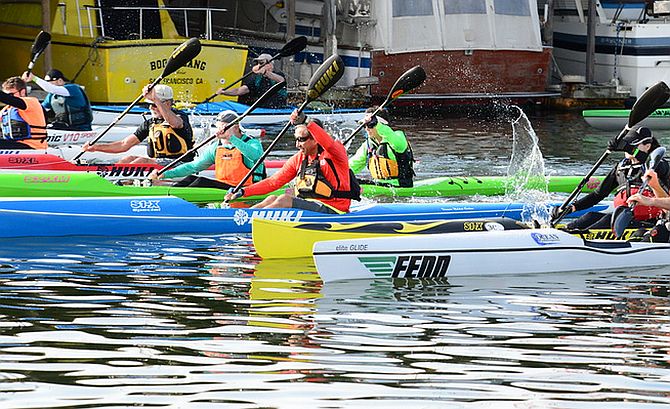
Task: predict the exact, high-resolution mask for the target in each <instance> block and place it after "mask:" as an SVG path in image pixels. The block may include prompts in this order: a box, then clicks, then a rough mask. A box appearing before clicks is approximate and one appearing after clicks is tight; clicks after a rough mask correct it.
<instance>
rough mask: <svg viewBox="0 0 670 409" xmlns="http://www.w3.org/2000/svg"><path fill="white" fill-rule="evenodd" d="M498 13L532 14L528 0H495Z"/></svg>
mask: <svg viewBox="0 0 670 409" xmlns="http://www.w3.org/2000/svg"><path fill="white" fill-rule="evenodd" d="M493 6H494V7H495V10H496V14H505V15H508V16H530V5H529V4H528V0H493Z"/></svg>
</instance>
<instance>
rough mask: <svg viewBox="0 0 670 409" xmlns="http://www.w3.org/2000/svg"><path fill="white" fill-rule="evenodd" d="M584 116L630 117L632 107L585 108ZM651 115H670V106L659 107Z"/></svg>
mask: <svg viewBox="0 0 670 409" xmlns="http://www.w3.org/2000/svg"><path fill="white" fill-rule="evenodd" d="M582 116H583V117H584V118H596V117H598V118H628V117H629V116H630V109H585V110H584V111H582ZM649 116H650V117H663V118H665V117H670V108H659V109H657V110H656V111H654V112H652V113H651V114H650V115H649Z"/></svg>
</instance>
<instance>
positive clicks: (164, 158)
mask: <svg viewBox="0 0 670 409" xmlns="http://www.w3.org/2000/svg"><path fill="white" fill-rule="evenodd" d="M148 88H149V86H145V87H144V88H143V89H142V94H143V95H144V99H145V100H146V101H147V102H148V103H149V110H150V111H151V118H149V119H147V120H146V121H144V123H142V125H140V126H138V127H137V129H136V130H135V132H134V133H132V134H130V135H128V136H126V137H125V138H124V139H121V140H120V141H114V142H110V143H96V144H94V145H89V143H88V142H86V143H85V144H84V146H83V147H82V149H83V150H84V151H86V152H107V153H123V152H127V151H128V149H130V148H132V147H133V146H135V145H138V144H140V143H141V142H142V141H144V140H146V141H147V155H148V157H144V156H134V155H128V156H125V157H123V158H122V159H121V160H120V161H119V163H158V164H160V165H167V164H168V163H170V162H172V160H174V159H177V158H178V157H180V156H181V155H182V154H184V153H186V152H187V151H188V150H189V149H191V148H192V147H193V130H192V129H191V123H190V122H189V120H188V115H186V113H185V112H182V111H178V110H176V109H175V108H173V102H174V100H173V92H172V88H171V87H170V86H168V85H164V84H158V85H156V86H155V87H153V88H152V89H151V90H149V89H148ZM193 156H194V155H193V154H189V155H188V156H187V157H186V158H184V159H183V160H184V161H191V160H193Z"/></svg>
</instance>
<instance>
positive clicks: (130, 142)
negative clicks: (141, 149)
mask: <svg viewBox="0 0 670 409" xmlns="http://www.w3.org/2000/svg"><path fill="white" fill-rule="evenodd" d="M139 143H140V140H139V139H138V138H137V136H135V134H131V135H128V136H126V137H125V138H123V139H121V140H120V141H114V142H109V143H96V144H95V145H89V143H88V142H86V143H85V144H84V146H82V148H81V149H82V150H83V151H84V152H106V153H123V152H127V151H128V149H130V148H132V147H133V146H135V145H137V144H139Z"/></svg>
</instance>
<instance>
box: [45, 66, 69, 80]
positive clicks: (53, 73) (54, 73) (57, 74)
mask: <svg viewBox="0 0 670 409" xmlns="http://www.w3.org/2000/svg"><path fill="white" fill-rule="evenodd" d="M60 79H62V80H63V81H67V78H65V75H63V72H62V71H61V70H57V69H55V68H52V69H50V70H49V71H48V72H47V75H45V76H44V80H45V81H53V80H60Z"/></svg>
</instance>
